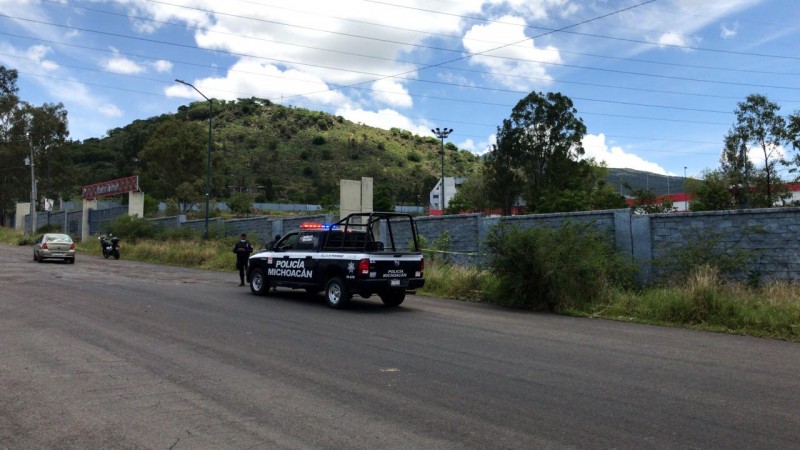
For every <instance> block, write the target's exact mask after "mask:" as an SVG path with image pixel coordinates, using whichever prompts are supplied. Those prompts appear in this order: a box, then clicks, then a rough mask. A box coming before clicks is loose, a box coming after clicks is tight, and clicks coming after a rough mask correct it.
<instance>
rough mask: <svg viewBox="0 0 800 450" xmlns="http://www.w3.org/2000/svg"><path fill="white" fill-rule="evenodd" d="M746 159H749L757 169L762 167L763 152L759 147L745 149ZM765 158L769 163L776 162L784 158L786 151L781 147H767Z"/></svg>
mask: <svg viewBox="0 0 800 450" xmlns="http://www.w3.org/2000/svg"><path fill="white" fill-rule="evenodd" d="M747 157H748V158H749V159H750V162H752V163H753V165H755V166H756V167H757V168H763V167H764V163H765V161H764V150H762V149H761V147H758V146H755V147H750V148H748V149H747ZM767 157H768V158H769V160H770V161H777V160H780V159H784V158H786V149H785V148H783V146H780V145H779V146H777V147H773V146H771V147H768V148H767Z"/></svg>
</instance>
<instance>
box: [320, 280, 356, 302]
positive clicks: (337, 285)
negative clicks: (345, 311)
mask: <svg viewBox="0 0 800 450" xmlns="http://www.w3.org/2000/svg"><path fill="white" fill-rule="evenodd" d="M350 297H351V294H350V291H349V290H348V289H347V286H346V285H345V284H344V280H343V279H341V278H340V277H334V278H331V279H330V280H328V283H327V284H326V285H325V300H326V301H327V302H328V306H330V307H331V308H335V309H342V308H345V307H347V305H348V304H349V303H350Z"/></svg>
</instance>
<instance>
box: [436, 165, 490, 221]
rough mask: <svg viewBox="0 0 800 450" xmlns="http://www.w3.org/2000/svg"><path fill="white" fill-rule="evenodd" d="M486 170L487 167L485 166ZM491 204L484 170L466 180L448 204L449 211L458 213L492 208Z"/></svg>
mask: <svg viewBox="0 0 800 450" xmlns="http://www.w3.org/2000/svg"><path fill="white" fill-rule="evenodd" d="M484 170H486V169H485V168H484ZM491 206H492V205H491V201H490V200H489V193H488V191H487V187H486V178H485V175H484V173H483V171H482V172H479V173H476V174H473V175H471V176H470V177H468V178H467V179H466V180H464V182H463V183H462V184H461V186H459V188H458V191H456V194H455V195H454V196H453V198H452V199H450V202H449V203H448V204H447V213H448V214H458V213H459V212H461V211H483V210H487V209H490V208H491Z"/></svg>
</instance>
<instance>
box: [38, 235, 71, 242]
mask: <svg viewBox="0 0 800 450" xmlns="http://www.w3.org/2000/svg"><path fill="white" fill-rule="evenodd" d="M44 240H45V242H66V243H68V244H71V243H72V238H71V237H69V236H67V235H66V234H48V235H47V236H45V238H44Z"/></svg>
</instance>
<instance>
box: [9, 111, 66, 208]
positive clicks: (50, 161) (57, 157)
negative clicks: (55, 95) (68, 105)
mask: <svg viewBox="0 0 800 450" xmlns="http://www.w3.org/2000/svg"><path fill="white" fill-rule="evenodd" d="M21 114H22V115H23V116H24V117H26V118H27V121H28V126H27V128H28V138H29V139H30V145H32V146H33V153H34V159H36V165H37V167H39V168H41V169H40V170H41V171H40V172H39V173H40V174H41V176H38V177H37V178H39V179H43V180H45V181H44V183H43V186H42V187H43V188H44V189H43V190H42V191H41V193H42V194H43V195H46V196H48V197H49V198H53V197H55V195H56V194H57V191H63V190H72V188H75V186H72V184H71V181H72V180H71V177H70V176H69V174H68V173H66V172H65V171H63V170H59V171H56V173H55V176H56V179H53V172H52V167H53V166H55V167H61V166H62V164H63V162H64V161H66V159H67V158H66V155H65V154H64V151H65V149H66V148H67V146H66V145H65V144H66V142H67V137H68V136H69V122H68V120H67V111H66V110H65V109H64V105H63V104H61V103H58V104H52V103H45V104H43V105H42V106H32V105H29V104H27V103H26V104H24V106H23V108H22V110H21ZM54 182H55V183H54ZM56 184H57V185H58V187H56Z"/></svg>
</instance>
